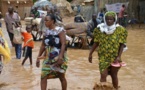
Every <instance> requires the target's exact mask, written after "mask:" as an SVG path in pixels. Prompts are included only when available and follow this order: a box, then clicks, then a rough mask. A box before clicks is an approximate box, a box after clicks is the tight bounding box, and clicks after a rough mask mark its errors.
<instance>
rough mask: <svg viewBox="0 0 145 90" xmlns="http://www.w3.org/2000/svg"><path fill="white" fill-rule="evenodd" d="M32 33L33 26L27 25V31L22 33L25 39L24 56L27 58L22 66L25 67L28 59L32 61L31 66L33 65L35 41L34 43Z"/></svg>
mask: <svg viewBox="0 0 145 90" xmlns="http://www.w3.org/2000/svg"><path fill="white" fill-rule="evenodd" d="M31 31H32V26H31V25H27V26H26V31H25V32H22V35H23V37H24V46H23V50H24V51H23V56H24V57H25V58H24V60H23V62H22V65H24V63H25V61H26V60H27V59H28V57H29V59H30V65H32V49H33V48H34V41H33V37H32V34H31Z"/></svg>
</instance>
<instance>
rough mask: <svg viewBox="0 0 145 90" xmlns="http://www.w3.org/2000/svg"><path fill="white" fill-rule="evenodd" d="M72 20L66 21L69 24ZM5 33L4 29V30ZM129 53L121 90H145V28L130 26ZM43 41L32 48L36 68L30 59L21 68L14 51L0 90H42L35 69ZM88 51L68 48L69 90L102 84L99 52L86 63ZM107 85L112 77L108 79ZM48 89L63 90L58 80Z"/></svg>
mask: <svg viewBox="0 0 145 90" xmlns="http://www.w3.org/2000/svg"><path fill="white" fill-rule="evenodd" d="M70 20H73V18H71V19H70V18H68V17H67V18H66V20H65V22H66V23H68V22H70ZM3 30H5V27H3ZM127 30H128V42H127V46H128V48H129V49H128V50H127V51H126V52H124V53H123V55H122V60H123V61H125V62H126V63H127V66H126V67H122V68H121V70H120V71H119V74H118V76H119V85H120V86H121V88H120V89H119V90H145V85H144V83H145V68H144V66H145V60H144V59H145V48H144V47H145V37H144V36H145V28H144V27H143V26H141V29H139V28H138V27H137V26H134V27H133V28H132V27H130V26H129V27H128V28H127ZM40 43H41V42H35V48H34V49H33V65H32V66H30V65H29V60H27V61H26V63H25V65H24V66H21V62H22V59H23V58H22V59H21V60H18V59H15V52H14V48H12V50H11V52H12V60H11V62H9V63H8V64H5V65H4V68H3V72H2V74H1V75H0V90H40V73H41V68H37V67H36V66H35V61H36V58H37V55H38V50H39V48H40ZM88 53H89V49H87V50H82V49H72V48H68V57H69V62H68V69H67V72H66V78H67V82H68V90H92V88H93V86H94V83H95V82H99V78H100V75H99V68H98V56H97V52H95V53H94V54H93V63H92V64H90V63H89V62H88V60H87V58H88ZM107 80H108V82H111V78H110V77H109V76H108V78H107ZM48 90H61V85H60V81H59V79H50V80H48Z"/></svg>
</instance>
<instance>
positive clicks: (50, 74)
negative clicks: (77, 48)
mask: <svg viewBox="0 0 145 90" xmlns="http://www.w3.org/2000/svg"><path fill="white" fill-rule="evenodd" d="M55 23H56V17H55V16H54V15H53V14H48V15H47V16H46V17H45V25H46V27H47V28H48V29H47V30H46V32H45V35H44V39H43V41H42V44H41V47H40V51H39V55H38V57H37V60H36V66H37V67H39V66H40V60H39V59H40V57H41V56H42V54H43V53H44V52H46V55H47V56H46V57H45V59H44V61H43V64H42V72H41V90H47V79H52V78H59V80H60V82H61V86H62V89H61V90H67V81H66V78H65V72H66V69H67V61H68V59H67V57H66V53H67V50H66V34H65V30H64V29H63V28H62V27H59V26H56V24H55ZM51 57H53V58H51ZM55 57H57V59H55ZM52 64H55V65H54V67H61V70H63V72H61V71H59V70H56V69H55V68H52V67H51V66H52Z"/></svg>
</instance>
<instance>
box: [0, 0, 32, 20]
mask: <svg viewBox="0 0 145 90" xmlns="http://www.w3.org/2000/svg"><path fill="white" fill-rule="evenodd" d="M16 1H17V0H10V4H8V1H7V0H2V1H1V5H2V7H1V10H2V14H3V15H5V13H6V12H7V11H8V7H9V6H13V7H14V9H16V6H18V9H17V11H18V13H19V15H20V17H21V19H24V17H25V16H29V14H30V9H31V7H32V5H33V1H32V0H29V1H28V0H19V3H17V2H16ZM24 1H26V3H25V2H24Z"/></svg>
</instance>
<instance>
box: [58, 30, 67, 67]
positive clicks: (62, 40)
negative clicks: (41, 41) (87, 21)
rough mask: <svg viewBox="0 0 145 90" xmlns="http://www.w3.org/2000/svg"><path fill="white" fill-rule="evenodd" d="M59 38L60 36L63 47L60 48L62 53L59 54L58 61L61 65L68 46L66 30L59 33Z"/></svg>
mask: <svg viewBox="0 0 145 90" xmlns="http://www.w3.org/2000/svg"><path fill="white" fill-rule="evenodd" d="M59 38H60V43H61V48H60V54H59V56H58V62H57V63H56V65H61V64H62V63H63V57H64V53H65V48H66V36H65V32H64V31H62V32H60V33H59Z"/></svg>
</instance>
